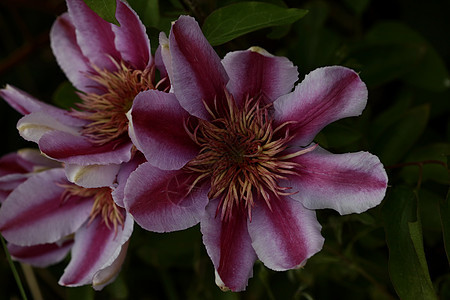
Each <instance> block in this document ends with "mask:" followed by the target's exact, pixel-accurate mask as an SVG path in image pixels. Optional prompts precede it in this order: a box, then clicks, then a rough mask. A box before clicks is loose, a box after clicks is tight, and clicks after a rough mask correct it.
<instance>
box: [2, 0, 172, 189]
mask: <svg viewBox="0 0 450 300" xmlns="http://www.w3.org/2000/svg"><path fill="white" fill-rule="evenodd" d="M67 7H68V12H67V13H64V14H63V15H61V16H60V17H59V18H58V19H57V20H56V21H55V23H54V24H53V27H52V29H51V32H50V40H51V47H52V50H53V53H54V54H55V56H56V59H57V61H58V63H59V65H60V66H61V68H62V70H63V71H64V72H65V74H66V75H67V78H68V79H69V80H70V82H71V83H72V84H73V86H74V87H75V88H76V89H78V90H79V91H80V93H79V96H80V98H81V100H82V102H81V103H79V104H78V108H77V109H76V110H72V111H66V110H62V109H59V108H56V107H53V106H51V105H48V104H46V103H43V102H41V101H39V100H37V99H35V98H33V97H32V96H30V95H29V94H27V93H25V92H23V91H21V90H19V89H17V88H15V87H12V86H9V85H8V86H7V87H6V88H5V89H3V90H1V91H0V95H1V96H2V97H3V98H4V99H5V100H6V101H7V102H8V103H9V104H10V105H11V106H12V107H13V108H15V109H16V110H17V111H18V112H20V113H22V114H23V115H25V116H24V117H23V118H22V119H20V120H19V122H18V125H17V128H18V129H19V132H20V134H21V135H22V136H23V137H24V138H25V139H27V140H29V141H34V142H36V143H38V145H39V148H40V150H41V151H42V152H43V153H44V154H46V155H47V156H48V157H51V158H53V159H55V160H58V161H61V162H64V164H65V169H66V173H67V177H68V178H69V179H70V180H71V181H72V182H75V183H77V184H79V185H82V186H85V187H101V186H109V185H111V184H112V183H113V182H114V180H115V176H116V174H117V171H118V170H119V168H120V164H122V163H124V162H128V161H129V160H130V159H131V158H132V156H133V154H134V148H133V145H132V143H131V141H130V138H129V136H128V132H127V130H128V120H127V117H126V113H127V111H128V110H129V109H130V108H131V105H132V102H133V99H134V97H135V96H136V95H137V94H138V93H139V92H141V91H144V90H149V89H155V88H158V87H160V86H162V85H167V84H166V82H165V81H164V80H163V81H161V82H160V83H158V84H155V83H154V80H155V59H154V58H153V57H152V54H151V51H150V41H149V39H148V37H147V34H146V31H145V27H144V25H143V24H142V22H141V21H140V20H139V18H138V16H137V15H136V13H135V12H134V11H133V10H132V9H131V8H130V7H129V6H128V4H126V3H125V2H123V1H119V0H118V1H117V10H116V18H117V20H118V21H119V23H120V25H121V26H120V27H119V26H116V25H113V24H110V23H108V22H106V21H105V20H103V19H102V18H100V17H99V16H98V15H97V14H96V13H95V12H93V11H92V10H91V9H90V8H89V7H88V6H87V5H86V4H85V3H84V1H79V0H67ZM162 71H163V72H165V70H162ZM161 83H162V85H161Z"/></svg>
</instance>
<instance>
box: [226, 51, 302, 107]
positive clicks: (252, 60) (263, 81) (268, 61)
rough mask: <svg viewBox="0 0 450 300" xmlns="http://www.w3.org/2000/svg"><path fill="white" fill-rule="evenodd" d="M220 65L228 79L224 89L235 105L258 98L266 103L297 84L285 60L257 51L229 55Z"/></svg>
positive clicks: (290, 67)
mask: <svg viewBox="0 0 450 300" xmlns="http://www.w3.org/2000/svg"><path fill="white" fill-rule="evenodd" d="M222 64H223V65H224V67H225V70H226V71H227V73H228V76H229V77H230V81H229V82H228V85H227V88H228V90H229V91H230V92H231V94H233V96H234V100H235V101H236V103H242V102H243V101H244V100H245V98H246V97H247V96H248V97H250V98H252V97H256V96H259V95H262V96H263V99H264V100H265V101H266V102H268V103H270V102H273V101H274V100H275V99H277V98H278V97H280V96H282V95H284V94H287V93H289V92H291V91H292V89H293V88H294V84H295V82H296V81H297V80H298V72H297V67H295V66H294V65H293V63H292V62H291V61H290V60H289V59H287V58H286V57H281V56H273V55H272V54H270V53H269V52H267V51H265V50H264V49H262V48H259V47H251V48H250V49H249V50H247V51H235V52H229V53H228V54H227V55H225V57H224V59H223V60H222Z"/></svg>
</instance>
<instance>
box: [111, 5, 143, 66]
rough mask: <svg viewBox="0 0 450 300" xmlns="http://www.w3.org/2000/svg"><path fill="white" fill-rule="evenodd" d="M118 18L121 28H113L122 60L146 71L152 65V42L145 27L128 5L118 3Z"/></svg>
mask: <svg viewBox="0 0 450 300" xmlns="http://www.w3.org/2000/svg"><path fill="white" fill-rule="evenodd" d="M116 18H117V21H119V24H120V27H117V26H112V30H113V32H114V33H115V35H116V39H115V41H114V42H115V45H116V48H117V50H118V51H119V52H120V54H121V55H122V59H123V60H124V61H126V62H128V63H130V64H131V65H132V66H133V67H134V68H135V69H138V70H144V69H145V68H147V67H149V66H150V65H151V64H152V55H151V52H150V40H149V39H148V36H147V33H146V31H145V26H144V25H143V24H142V22H141V20H139V17H138V16H137V14H136V13H135V12H134V11H133V10H132V9H131V8H130V7H129V6H128V4H126V3H124V2H122V1H117V8H116Z"/></svg>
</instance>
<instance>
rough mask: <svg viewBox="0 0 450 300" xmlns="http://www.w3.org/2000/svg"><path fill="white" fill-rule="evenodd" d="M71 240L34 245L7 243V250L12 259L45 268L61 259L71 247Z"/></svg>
mask: <svg viewBox="0 0 450 300" xmlns="http://www.w3.org/2000/svg"><path fill="white" fill-rule="evenodd" d="M72 245H73V240H65V241H61V242H57V243H52V244H40V245H34V246H28V247H26V246H18V245H15V244H8V251H9V253H10V254H11V256H12V258H13V259H14V260H18V261H20V262H24V263H27V264H30V265H32V266H34V267H39V268H45V267H48V266H50V265H53V264H56V263H58V262H60V261H61V260H63V259H64V258H65V257H66V256H67V254H68V253H69V251H70V249H71V248H72Z"/></svg>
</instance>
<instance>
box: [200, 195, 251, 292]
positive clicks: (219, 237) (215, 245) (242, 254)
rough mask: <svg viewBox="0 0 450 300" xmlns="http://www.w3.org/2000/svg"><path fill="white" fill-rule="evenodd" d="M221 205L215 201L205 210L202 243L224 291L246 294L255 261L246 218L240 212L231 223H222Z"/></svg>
mask: <svg viewBox="0 0 450 300" xmlns="http://www.w3.org/2000/svg"><path fill="white" fill-rule="evenodd" d="M218 204H219V200H213V201H211V202H210V203H209V204H208V206H207V207H206V214H205V216H204V217H203V218H202V221H201V223H200V228H201V231H202V234H203V243H204V244H205V246H206V251H207V252H208V255H209V257H210V258H211V260H212V261H213V264H214V268H215V269H216V284H217V285H218V286H219V287H220V288H221V289H223V290H228V289H230V290H232V291H234V292H238V291H243V290H245V288H246V286H247V282H248V279H249V278H250V277H252V276H253V264H254V262H255V260H256V254H255V251H254V250H253V248H252V244H251V243H252V241H251V239H250V236H249V234H248V230H247V221H246V216H245V215H242V214H240V211H238V210H237V211H236V212H235V213H234V215H233V216H232V218H231V219H230V220H228V221H222V220H221V217H220V215H217V206H218Z"/></svg>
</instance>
